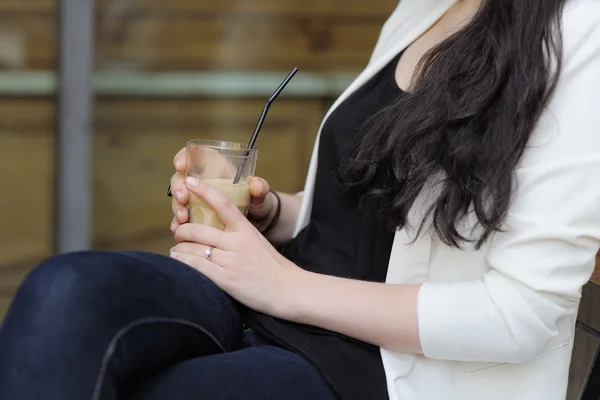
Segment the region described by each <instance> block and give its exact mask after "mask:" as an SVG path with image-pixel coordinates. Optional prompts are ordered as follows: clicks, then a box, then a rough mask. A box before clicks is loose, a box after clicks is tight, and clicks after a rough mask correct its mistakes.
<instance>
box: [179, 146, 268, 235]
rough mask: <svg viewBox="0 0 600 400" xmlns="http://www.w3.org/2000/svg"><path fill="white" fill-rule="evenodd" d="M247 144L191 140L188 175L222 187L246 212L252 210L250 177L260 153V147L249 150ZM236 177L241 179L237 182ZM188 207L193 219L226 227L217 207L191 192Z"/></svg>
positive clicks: (252, 174)
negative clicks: (249, 208) (250, 207)
mask: <svg viewBox="0 0 600 400" xmlns="http://www.w3.org/2000/svg"><path fill="white" fill-rule="evenodd" d="M246 146H247V145H245V144H242V143H234V142H224V141H216V140H189V141H188V142H187V146H186V149H187V167H188V170H187V171H186V176H191V177H193V178H196V179H200V180H202V181H204V182H205V183H207V184H209V185H210V186H212V187H214V188H215V189H218V190H219V191H220V192H221V193H223V194H224V195H225V196H227V197H228V198H229V199H230V200H231V201H232V202H233V204H235V205H236V206H237V207H238V208H239V209H240V211H241V212H242V213H243V214H244V215H247V213H248V206H249V204H250V180H251V179H252V177H253V176H254V171H255V169H256V160H257V155H258V150H257V149H250V150H248V149H247V148H246ZM238 171H239V172H238ZM236 176H238V177H239V180H238V182H237V183H234V179H235V178H236ZM187 210H188V216H189V218H188V221H189V222H192V223H198V224H204V225H210V226H213V227H215V228H217V229H221V230H224V229H225V224H224V223H223V222H222V221H221V220H220V219H219V217H218V215H217V213H216V212H215V210H214V209H213V208H212V207H211V206H209V205H208V204H207V203H206V202H205V201H204V200H202V199H201V198H200V197H198V196H196V195H195V194H193V193H191V192H190V198H189V200H188V203H187Z"/></svg>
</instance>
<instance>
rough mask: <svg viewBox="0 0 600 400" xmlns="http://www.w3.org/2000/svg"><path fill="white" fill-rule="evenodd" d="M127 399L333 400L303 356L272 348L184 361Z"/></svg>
mask: <svg viewBox="0 0 600 400" xmlns="http://www.w3.org/2000/svg"><path fill="white" fill-rule="evenodd" d="M126 398H127V400H162V399H173V400H197V399H200V398H201V399H207V400H237V399H262V400H270V399H273V400H280V399H288V400H304V399H306V400H333V399H335V396H334V394H333V392H332V391H331V389H330V388H329V387H328V386H327V384H326V382H325V380H324V379H323V377H322V376H321V375H320V374H319V372H318V371H317V370H316V369H315V368H314V367H313V366H312V365H311V364H310V363H309V362H308V361H306V360H305V359H304V358H303V357H301V356H299V355H297V354H295V353H292V352H290V351H288V350H284V349H281V348H279V347H274V346H270V345H262V346H257V347H250V348H245V349H241V350H237V351H234V352H230V353H226V354H218V355H213V356H208V357H201V358H195V359H191V360H188V361H185V362H182V363H180V364H178V365H176V366H173V367H171V368H169V369H168V370H166V371H165V372H163V373H161V374H159V375H157V376H155V377H153V378H152V379H150V380H148V381H147V382H146V383H144V384H143V385H141V386H140V387H138V388H137V389H136V390H134V391H133V392H132V393H130V395H129V396H128V397H126Z"/></svg>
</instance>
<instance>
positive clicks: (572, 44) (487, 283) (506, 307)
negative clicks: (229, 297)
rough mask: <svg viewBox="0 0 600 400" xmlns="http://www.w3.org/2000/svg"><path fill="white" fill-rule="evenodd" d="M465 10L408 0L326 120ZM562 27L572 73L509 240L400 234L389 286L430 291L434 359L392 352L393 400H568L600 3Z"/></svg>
mask: <svg viewBox="0 0 600 400" xmlns="http://www.w3.org/2000/svg"><path fill="white" fill-rule="evenodd" d="M522 1H527V0H522ZM454 2H455V0H403V1H401V2H400V4H399V5H398V7H397V9H396V10H395V11H394V12H393V14H392V15H391V17H390V18H389V20H388V21H387V22H386V23H385V25H384V27H383V30H382V32H381V36H380V38H379V41H378V43H377V46H376V48H375V50H374V53H373V56H372V58H371V61H370V62H369V64H368V66H367V67H366V69H365V70H364V71H363V72H362V73H361V74H360V75H359V76H358V77H357V79H356V80H355V81H354V82H353V83H352V84H351V85H350V87H348V89H347V90H346V91H345V92H344V93H343V94H342V95H341V97H340V98H339V99H338V100H337V101H336V102H335V104H334V105H333V107H332V109H331V110H330V111H329V113H328V114H327V116H326V118H327V117H328V116H329V115H330V114H331V111H333V110H334V109H335V108H336V107H337V106H338V105H339V104H340V103H341V102H342V101H344V100H345V99H346V98H348V96H349V95H350V94H351V93H353V92H354V91H355V90H356V89H357V88H359V87H360V86H361V85H362V84H364V83H365V82H367V81H368V80H369V79H370V78H371V77H372V76H373V75H374V74H376V73H377V72H378V71H379V70H380V69H381V68H382V67H383V66H385V65H386V64H387V63H388V62H389V61H390V60H391V59H392V58H393V57H394V56H395V55H397V54H398V53H400V52H401V51H402V50H403V49H404V48H406V47H407V46H408V45H409V44H410V43H411V42H413V41H414V40H415V39H416V38H418V37H419V36H420V35H421V34H423V33H424V32H425V31H426V30H427V29H428V28H429V27H430V26H431V25H433V24H434V23H435V22H436V20H438V19H439V18H440V17H441V16H442V15H443V14H444V13H445V12H446V11H447V10H448V9H449V8H450V6H452V5H453V4H454ZM563 24H564V27H563V30H564V31H563V40H564V66H563V72H562V75H561V78H560V82H559V84H558V87H557V89H556V92H555V95H554V96H553V99H552V101H551V103H550V104H549V107H548V109H547V110H546V111H545V113H544V114H543V116H542V118H541V121H540V122H539V124H538V126H537V128H536V130H535V132H534V135H533V138H532V142H531V144H530V146H529V147H528V150H527V151H526V153H525V155H524V157H523V159H522V161H521V163H520V165H519V167H518V169H517V171H516V183H517V189H516V191H515V193H514V197H513V200H512V205H511V207H510V213H509V215H508V218H507V221H506V226H505V230H506V231H505V232H502V233H497V234H496V235H495V236H494V237H493V238H491V239H490V240H489V241H488V242H487V243H486V244H485V245H484V246H483V247H482V248H480V249H479V250H475V249H474V248H473V247H469V246H467V247H466V248H465V249H463V250H457V249H454V248H451V247H448V246H446V245H445V244H444V243H443V242H441V241H440V240H439V239H438V238H437V237H436V236H435V235H434V234H432V233H430V232H429V233H426V234H424V235H423V236H422V237H420V238H419V239H418V240H417V241H416V242H415V243H414V244H412V245H411V244H409V242H410V241H411V239H412V238H413V237H414V232H411V231H409V230H407V229H403V230H398V231H397V232H396V235H395V240H394V245H393V249H392V253H391V257H390V262H389V271H388V274H387V283H394V284H422V288H421V290H420V292H419V297H418V321H419V334H420V339H421V344H422V347H423V353H424V354H423V355H416V354H408V353H402V352H397V351H391V350H386V349H381V356H382V358H383V363H384V366H385V371H386V376H387V385H388V391H389V396H390V399H391V400H416V399H418V400H560V399H564V398H565V393H566V387H567V377H568V371H569V363H570V357H571V349H572V345H573V334H574V324H575V320H576V315H577V309H578V306H579V300H580V296H581V287H582V286H583V285H584V284H585V283H586V282H587V281H588V279H589V278H590V275H591V273H592V270H593V266H594V259H595V254H596V252H597V251H598V248H599V247H600V0H571V1H569V2H568V4H567V7H566V9H565V12H564V17H563ZM317 151H318V139H317V144H316V147H315V150H314V153H313V157H312V161H311V165H310V169H309V173H308V178H307V181H306V186H305V189H304V197H303V204H302V209H301V214H300V218H299V221H298V226H297V229H296V234H297V233H298V231H300V230H301V229H302V228H303V227H304V226H306V225H307V224H308V221H309V218H310V213H311V207H312V200H313V192H314V186H315V175H316V172H317ZM428 195H429V196H428ZM430 197H431V193H427V191H424V192H423V193H422V196H421V199H420V200H419V202H417V207H415V210H414V212H413V218H416V219H415V221H417V220H418V217H419V215H422V214H421V213H422V211H423V208H424V207H418V205H420V204H427V201H429V200H430ZM473 223H474V219H473V218H471V220H470V221H468V224H470V225H472V224H473ZM467 228H468V227H467ZM599 312H600V311H599ZM399 317H400V316H399Z"/></svg>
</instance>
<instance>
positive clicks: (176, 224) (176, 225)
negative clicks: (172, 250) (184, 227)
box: [170, 217, 181, 234]
mask: <svg viewBox="0 0 600 400" xmlns="http://www.w3.org/2000/svg"><path fill="white" fill-rule="evenodd" d="M180 225H181V224H180V223H179V221H177V217H173V220H172V221H171V226H170V229H171V232H173V234H175V231H177V228H179V226H180Z"/></svg>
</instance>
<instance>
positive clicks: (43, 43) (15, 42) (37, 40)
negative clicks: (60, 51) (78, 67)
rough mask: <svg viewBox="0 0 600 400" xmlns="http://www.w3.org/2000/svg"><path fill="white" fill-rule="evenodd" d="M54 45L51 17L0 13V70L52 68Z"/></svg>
mask: <svg viewBox="0 0 600 400" xmlns="http://www.w3.org/2000/svg"><path fill="white" fill-rule="evenodd" d="M56 46H57V45H56V21H55V18H54V17H53V16H35V15H25V16H10V15H9V14H2V13H0V69H11V70H14V69H47V70H54V68H55V48H56Z"/></svg>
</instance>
